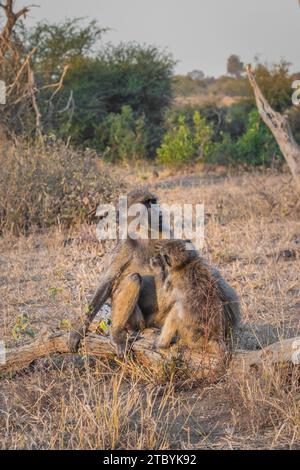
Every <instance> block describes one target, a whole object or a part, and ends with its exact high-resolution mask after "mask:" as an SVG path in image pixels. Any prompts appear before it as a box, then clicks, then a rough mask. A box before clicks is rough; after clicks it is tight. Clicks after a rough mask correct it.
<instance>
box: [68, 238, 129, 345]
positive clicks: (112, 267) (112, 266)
mask: <svg viewBox="0 0 300 470" xmlns="http://www.w3.org/2000/svg"><path fill="white" fill-rule="evenodd" d="M131 259H132V257H131V254H130V253H128V250H126V249H125V248H124V245H123V244H119V245H117V247H116V248H115V250H113V252H112V253H109V254H108V255H106V257H105V263H104V267H103V273H104V276H103V278H102V280H101V283H100V285H99V287H98V289H97V291H96V293H95V295H94V297H93V299H92V301H91V303H90V304H89V307H88V311H87V314H86V317H85V320H84V322H83V324H81V325H80V326H79V327H74V329H73V330H72V331H71V333H70V340H69V346H70V350H71V351H72V352H76V351H77V350H78V347H79V344H80V341H81V339H82V338H84V336H85V335H86V333H87V330H88V328H89V326H90V324H91V322H92V321H93V319H94V318H95V316H96V314H97V313H98V312H99V310H100V309H101V307H102V306H103V304H104V302H105V301H106V300H107V299H108V298H109V297H110V296H111V293H112V289H113V287H114V284H115V282H116V281H117V280H118V278H119V276H120V275H121V274H122V273H123V271H124V270H125V269H126V268H127V267H128V265H129V264H130V262H131Z"/></svg>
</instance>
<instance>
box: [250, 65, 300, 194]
mask: <svg viewBox="0 0 300 470" xmlns="http://www.w3.org/2000/svg"><path fill="white" fill-rule="evenodd" d="M246 70H247V74H248V78H249V81H250V84H251V86H252V89H253V91H254V95H255V100H256V105H257V109H258V112H259V114H260V116H261V118H262V120H263V121H264V123H265V124H266V125H267V126H268V128H269V129H270V130H271V132H272V134H273V136H274V137H275V140H276V142H277V143H278V145H279V148H280V150H281V152H282V154H283V156H284V158H285V160H286V162H287V164H288V166H289V168H290V170H291V173H292V175H293V177H294V180H295V183H296V188H297V191H299V192H300V147H299V145H298V144H297V142H296V141H295V139H294V137H293V135H292V131H291V128H290V125H289V121H288V119H287V116H284V115H281V114H280V113H277V112H276V111H274V109H273V108H272V107H271V106H270V105H269V103H268V101H267V100H266V98H265V97H264V95H263V94H262V91H261V89H260V88H259V86H258V84H257V82H256V80H255V76H254V73H253V71H252V68H251V65H247V67H246Z"/></svg>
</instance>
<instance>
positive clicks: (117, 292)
mask: <svg viewBox="0 0 300 470" xmlns="http://www.w3.org/2000/svg"><path fill="white" fill-rule="evenodd" d="M135 203H139V204H143V205H144V207H146V209H147V214H148V222H149V227H150V226H151V212H152V211H151V207H152V206H153V204H155V207H156V208H158V206H156V205H157V198H156V196H155V195H154V194H152V193H151V192H149V191H147V190H145V189H137V190H134V191H132V192H130V193H129V194H128V207H129V206H130V205H131V204H135ZM158 210H159V209H158ZM152 214H153V212H152ZM161 233H162V217H161V213H160V212H159V227H158V234H157V237H156V238H159V237H160V236H161ZM153 238H154V237H153V234H152V238H151V236H150V233H149V237H148V238H147V239H132V238H127V239H125V240H119V241H118V243H117V245H116V247H115V249H114V250H113V251H112V252H111V253H109V254H107V255H106V257H105V260H104V261H105V264H104V268H103V279H102V281H101V284H100V286H99V287H98V289H97V291H96V293H95V295H94V298H93V299H92V301H91V303H90V306H89V309H88V313H87V315H86V318H85V320H84V322H83V324H81V325H79V326H78V325H77V326H75V327H74V329H73V331H72V332H71V334H70V341H69V346H70V350H71V351H73V352H76V351H77V350H78V347H79V344H80V341H81V339H82V338H83V337H84V336H85V334H86V332H87V330H88V327H89V325H90V323H91V322H92V320H93V318H94V317H95V315H96V314H97V312H98V311H99V310H100V308H101V307H102V305H103V304H104V302H105V301H106V300H107V299H108V298H111V302H112V329H111V338H112V342H113V343H114V345H115V347H116V350H117V352H118V354H120V355H122V354H123V353H124V350H125V347H126V330H127V329H128V328H131V329H132V328H136V329H143V328H144V326H157V327H161V326H162V325H163V324H164V321H165V318H166V316H167V315H168V313H169V312H170V311H171V310H172V308H173V306H174V301H173V299H170V296H169V295H168V293H167V292H165V291H164V289H162V282H163V281H162V279H161V276H159V275H157V274H156V273H155V272H154V271H153V269H152V267H151V266H150V259H151V258H153V257H154V256H155V254H156V253H155V244H156V243H157V239H156V240H155V239H153ZM167 241H168V240H165V241H163V240H162V243H164V242H167ZM213 276H214V277H215V279H216V282H217V284H218V287H219V290H220V296H221V298H222V302H223V308H224V311H225V310H226V311H227V315H228V317H229V318H230V319H231V324H232V325H234V323H235V322H236V320H237V319H238V318H239V301H238V297H237V295H236V293H235V291H234V290H233V289H232V288H231V287H230V286H229V285H228V284H227V283H226V281H225V280H224V279H223V278H222V276H221V275H220V273H219V272H218V271H214V272H213Z"/></svg>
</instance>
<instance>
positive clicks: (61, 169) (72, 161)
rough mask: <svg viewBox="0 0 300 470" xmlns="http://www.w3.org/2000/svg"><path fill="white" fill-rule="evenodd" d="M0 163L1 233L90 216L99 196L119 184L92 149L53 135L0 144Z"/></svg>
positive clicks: (105, 198) (107, 196) (107, 197)
mask: <svg viewBox="0 0 300 470" xmlns="http://www.w3.org/2000/svg"><path fill="white" fill-rule="evenodd" d="M0 166H1V173H0V201H1V204H0V233H1V232H3V231H4V230H7V231H12V232H13V233H15V234H19V233H24V234H27V233H29V232H30V230H31V229H32V228H33V227H35V228H38V229H44V228H47V227H51V226H53V225H56V224H60V225H62V226H66V227H68V226H71V225H74V224H76V223H81V222H83V221H87V222H90V221H92V220H93V218H94V216H95V210H96V208H97V206H98V204H99V203H100V202H110V201H112V200H114V199H115V197H116V196H117V194H118V193H119V191H122V190H123V189H124V185H122V184H120V183H119V182H118V181H116V180H114V179H113V178H111V177H110V175H109V174H108V172H107V171H106V170H105V167H104V166H103V163H102V162H101V161H100V159H99V157H98V156H97V155H96V153H95V152H94V151H92V150H86V151H85V152H81V151H76V150H74V149H72V148H70V147H68V146H66V145H65V144H63V143H62V142H59V141H56V140H51V141H49V142H48V143H47V144H44V145H36V146H29V145H28V144H26V143H24V142H19V143H18V144H15V145H12V144H6V145H5V144H2V146H0Z"/></svg>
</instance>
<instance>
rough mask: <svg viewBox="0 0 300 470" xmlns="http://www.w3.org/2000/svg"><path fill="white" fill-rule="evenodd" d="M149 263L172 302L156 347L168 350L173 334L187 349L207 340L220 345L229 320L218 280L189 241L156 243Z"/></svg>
mask: <svg viewBox="0 0 300 470" xmlns="http://www.w3.org/2000/svg"><path fill="white" fill-rule="evenodd" d="M156 252H157V254H156V256H155V257H154V258H152V259H151V260H150V264H151V265H152V267H153V269H154V270H156V272H157V275H158V276H160V278H161V282H162V289H163V290H164V293H165V295H168V296H169V298H170V299H172V300H173V302H174V307H173V308H172V310H171V311H170V312H169V313H168V314H167V316H166V319H165V322H164V325H163V327H162V331H161V334H160V336H159V338H158V340H157V343H156V346H157V347H158V348H168V347H169V346H170V344H171V341H172V340H173V339H174V337H175V336H176V335H178V336H179V338H181V339H182V340H183V341H184V342H185V343H186V344H188V345H189V347H197V346H199V345H200V344H201V345H205V344H207V343H208V341H217V342H218V343H223V342H224V341H225V339H226V330H227V331H228V328H230V324H231V321H230V319H228V318H226V315H225V313H226V312H225V311H224V309H223V302H222V300H221V298H220V295H219V291H218V281H217V279H216V278H215V277H214V276H213V274H212V272H211V269H210V268H209V266H208V264H207V263H206V262H205V260H204V259H203V258H202V257H201V256H200V255H199V253H198V252H197V251H196V249H195V248H194V246H193V245H192V243H191V242H189V241H185V240H170V241H167V242H165V243H163V244H162V243H161V242H158V243H157V244H156Z"/></svg>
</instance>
